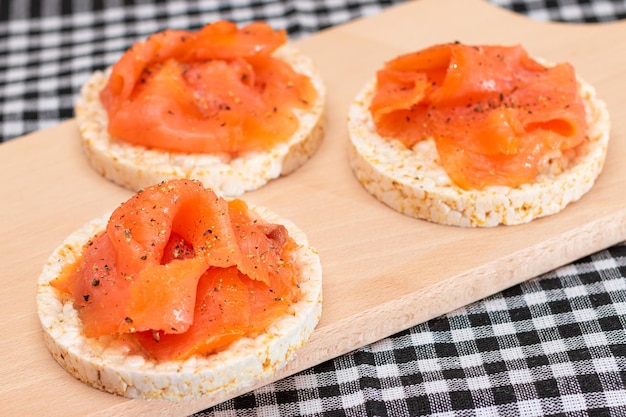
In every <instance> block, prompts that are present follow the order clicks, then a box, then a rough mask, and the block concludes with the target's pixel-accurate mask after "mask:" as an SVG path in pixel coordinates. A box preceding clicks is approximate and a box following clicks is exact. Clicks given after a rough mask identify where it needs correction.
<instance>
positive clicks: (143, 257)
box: [139, 255, 148, 261]
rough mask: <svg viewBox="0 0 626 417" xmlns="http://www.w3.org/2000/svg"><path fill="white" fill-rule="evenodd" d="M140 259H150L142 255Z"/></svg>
mask: <svg viewBox="0 0 626 417" xmlns="http://www.w3.org/2000/svg"><path fill="white" fill-rule="evenodd" d="M139 259H141V260H142V261H145V260H146V259H148V257H147V256H146V255H142V257H141V258H139Z"/></svg>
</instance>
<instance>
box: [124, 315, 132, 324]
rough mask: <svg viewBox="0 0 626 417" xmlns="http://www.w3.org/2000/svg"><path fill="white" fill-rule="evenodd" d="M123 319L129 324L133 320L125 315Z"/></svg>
mask: <svg viewBox="0 0 626 417" xmlns="http://www.w3.org/2000/svg"><path fill="white" fill-rule="evenodd" d="M124 321H125V322H126V323H128V324H131V323H132V322H133V319H131V318H130V317H126V318H125V319H124Z"/></svg>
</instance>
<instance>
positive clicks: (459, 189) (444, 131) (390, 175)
mask: <svg viewBox="0 0 626 417" xmlns="http://www.w3.org/2000/svg"><path fill="white" fill-rule="evenodd" d="M348 129H349V135H350V141H351V146H350V163H351V166H352V169H353V171H354V173H355V175H356V177H357V179H358V181H359V182H360V183H361V184H362V185H363V186H364V187H365V189H366V190H367V191H368V192H369V193H371V194H372V195H374V196H375V197H376V198H378V199H379V200H380V201H382V202H384V203H385V204H387V205H388V206H390V207H391V208H393V209H395V210H397V211H399V212H401V213H404V214H406V215H409V216H413V217H416V218H420V219H425V220H429V221H432V222H435V223H441V224H446V225H454V226H462V227H493V226H497V225H515V224H523V223H528V222H530V221H532V220H533V219H536V218H539V217H542V216H548V215H552V214H555V213H558V212H560V211H561V210H563V209H564V208H565V206H567V205H568V204H569V203H571V202H574V201H577V200H579V199H580V198H581V197H582V196H583V195H584V194H585V193H587V192H588V191H589V190H590V189H591V187H592V186H593V184H594V183H595V181H596V179H597V177H598V176H599V175H600V173H601V171H602V167H603V165H604V161H605V157H606V151H607V146H608V141H609V129H610V121H609V114H608V110H607V107H606V105H605V103H604V102H603V101H601V100H600V99H599V98H598V97H597V95H596V92H595V90H594V88H593V87H592V86H591V85H589V83H587V82H585V81H584V80H582V79H581V78H580V77H579V76H578V75H577V74H576V73H575V71H574V68H573V66H572V65H571V64H568V63H560V64H547V63H544V62H542V61H539V60H536V59H533V58H532V57H530V56H529V55H528V53H527V52H526V51H525V50H524V48H522V47H521V46H519V45H516V46H497V45H480V46H468V45H463V44H460V43H449V44H439V45H434V46H431V47H428V48H426V49H423V50H419V51H416V52H411V53H407V54H403V55H400V56H398V57H396V58H394V59H392V60H390V61H388V62H387V63H385V65H384V67H383V68H381V69H380V70H379V71H378V72H377V74H376V77H374V78H373V79H372V80H370V81H369V82H368V83H367V84H366V85H365V86H364V87H363V88H362V90H361V91H360V92H359V93H358V94H357V96H356V98H355V99H354V100H353V102H352V104H351V106H350V109H349V114H348Z"/></svg>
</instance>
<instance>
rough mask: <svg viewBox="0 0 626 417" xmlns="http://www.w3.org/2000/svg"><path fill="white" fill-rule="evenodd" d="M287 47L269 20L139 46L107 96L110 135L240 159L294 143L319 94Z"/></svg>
mask: <svg viewBox="0 0 626 417" xmlns="http://www.w3.org/2000/svg"><path fill="white" fill-rule="evenodd" d="M286 42H287V35H286V33H285V31H284V30H281V31H275V30H273V29H272V28H271V27H270V26H269V25H267V24H266V23H262V22H254V23H251V24H248V25H246V26H244V27H242V28H238V27H237V26H236V25H235V23H233V22H227V21H218V22H215V23H211V24H208V25H206V26H204V27H203V28H202V29H200V30H199V31H196V32H191V31H183V30H172V29H170V30H165V31H163V32H159V33H156V34H154V35H152V36H150V37H149V38H148V39H146V40H145V41H143V42H138V43H136V44H134V45H133V46H132V47H131V48H130V49H129V50H128V51H127V52H126V53H125V54H124V55H123V56H122V57H121V58H120V60H119V61H118V62H117V63H115V64H114V65H113V66H112V68H111V72H110V75H109V79H108V82H107V84H106V86H105V87H104V89H103V90H102V91H101V93H100V100H101V102H102V104H103V106H104V108H105V109H106V111H107V114H108V119H109V120H108V126H107V129H108V133H109V134H110V135H111V136H113V137H116V138H118V139H121V140H123V141H126V142H128V143H130V144H133V145H141V146H145V147H147V148H153V149H159V150H165V151H174V152H186V153H228V154H238V153H242V152H246V151H253V150H265V149H268V148H270V147H271V146H273V145H274V144H276V143H279V142H282V141H286V140H288V139H289V138H290V137H291V135H292V134H293V133H294V132H295V131H296V130H297V129H298V125H299V122H298V119H297V117H296V115H295V113H294V110H296V109H309V108H310V107H311V106H312V104H313V103H314V101H315V98H316V96H317V93H316V90H315V88H314V86H313V84H312V83H311V80H310V79H309V78H308V77H307V76H306V75H303V74H300V73H298V72H296V71H295V70H294V69H293V68H292V67H291V66H290V65H289V64H287V63H286V62H285V61H282V60H281V59H279V58H277V57H275V56H274V55H273V53H274V52H275V51H276V50H277V49H278V48H280V47H281V46H282V45H284V44H285V43H286Z"/></svg>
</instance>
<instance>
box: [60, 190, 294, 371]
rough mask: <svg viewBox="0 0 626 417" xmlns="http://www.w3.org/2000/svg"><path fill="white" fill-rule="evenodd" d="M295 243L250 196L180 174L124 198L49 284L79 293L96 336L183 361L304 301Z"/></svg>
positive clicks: (81, 310) (87, 327) (87, 326)
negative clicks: (253, 206) (256, 209)
mask: <svg viewBox="0 0 626 417" xmlns="http://www.w3.org/2000/svg"><path fill="white" fill-rule="evenodd" d="M295 249H296V244H295V242H294V240H293V239H292V238H291V237H290V236H289V234H288V232H287V230H286V229H285V227H284V226H282V225H277V224H270V223H267V222H265V221H264V220H263V219H261V218H259V217H258V216H257V215H255V214H253V213H252V212H251V211H250V209H249V207H248V205H247V204H246V203H245V202H243V201H241V200H232V201H229V202H227V201H226V200H224V199H222V198H220V197H218V196H216V194H215V193H214V192H213V191H211V190H209V189H206V188H204V187H203V186H202V185H201V184H200V183H199V182H197V181H192V180H182V179H181V180H172V181H169V182H163V183H160V184H158V185H155V186H152V187H148V188H146V189H144V190H143V191H141V192H139V193H137V194H136V195H135V196H133V197H132V198H131V199H129V200H128V201H127V202H125V203H123V204H122V205H120V206H119V207H118V208H117V209H116V210H115V211H114V212H113V214H112V215H111V217H110V219H109V221H108V224H107V227H106V229H105V231H103V232H102V233H100V234H98V235H97V236H94V238H93V239H92V240H91V241H90V242H89V243H88V244H87V245H86V246H85V248H84V252H83V255H82V256H81V258H80V259H79V260H78V261H77V262H76V263H75V264H73V265H72V267H70V268H67V269H66V270H65V271H64V273H63V274H61V275H60V276H59V277H58V278H57V279H55V280H53V281H52V282H51V283H50V285H51V286H53V287H54V288H56V289H58V290H60V291H62V292H64V293H66V294H68V295H69V296H71V297H72V298H73V300H74V306H75V308H76V309H77V310H78V314H79V317H80V319H81V321H82V323H83V327H84V334H85V335H86V336H87V337H98V336H102V335H109V334H110V335H121V334H124V337H125V338H126V339H127V340H132V339H133V338H135V339H136V341H137V342H138V343H139V344H140V345H141V346H143V347H144V349H145V351H146V352H147V353H149V354H150V355H151V356H153V357H155V358H157V359H181V358H185V357H187V356H189V355H191V354H194V353H211V352H215V351H216V350H219V349H221V348H223V347H225V346H226V345H227V344H229V343H230V342H232V341H233V340H236V339H237V338H239V337H242V336H244V335H248V334H258V333H259V332H261V331H263V330H264V329H265V327H266V326H267V325H269V323H271V322H272V321H273V320H275V319H276V318H277V317H278V316H280V315H282V314H284V313H285V312H286V311H287V310H288V309H289V306H290V305H292V304H293V303H295V302H297V300H298V298H299V297H300V292H299V289H298V282H299V281H298V280H299V275H298V271H297V268H296V266H295V265H294V261H293V259H292V256H291V254H292V253H293V251H295ZM207 335H210V337H209V336H207Z"/></svg>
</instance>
